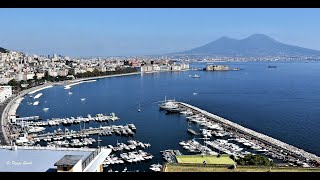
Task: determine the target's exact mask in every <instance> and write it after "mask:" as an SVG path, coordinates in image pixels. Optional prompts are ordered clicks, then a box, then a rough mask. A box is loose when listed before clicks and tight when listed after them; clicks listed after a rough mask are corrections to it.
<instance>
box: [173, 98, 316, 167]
mask: <svg viewBox="0 0 320 180" xmlns="http://www.w3.org/2000/svg"><path fill="white" fill-rule="evenodd" d="M175 103H176V105H178V106H179V107H178V108H180V109H181V111H185V109H186V108H187V109H191V110H192V111H193V114H195V115H193V116H189V118H188V117H187V119H192V118H202V120H200V123H202V125H205V126H207V127H208V124H210V122H213V123H218V124H219V125H220V126H223V127H224V128H223V129H224V130H225V131H224V132H223V133H224V134H222V133H220V132H218V133H216V134H215V135H216V136H225V135H229V136H230V137H236V139H234V140H235V141H237V142H239V143H242V144H243V145H245V146H248V147H250V148H251V149H254V150H257V151H258V152H264V154H266V155H269V156H270V155H271V157H272V158H277V159H280V160H284V161H290V162H296V163H301V162H303V163H307V164H308V166H314V165H316V164H317V163H319V162H320V158H319V157H318V156H316V155H314V154H311V153H308V152H305V151H304V150H302V149H299V148H296V147H294V146H292V145H289V144H286V143H284V142H281V141H279V140H276V139H274V138H271V137H269V136H266V135H263V134H260V133H258V132H255V131H253V130H250V129H247V128H245V127H242V126H240V125H238V124H236V123H233V122H231V121H229V120H227V119H224V118H221V117H219V116H217V115H214V114H211V113H209V112H207V111H204V110H201V109H199V108H197V107H194V106H192V105H189V104H186V103H183V102H175ZM175 108H177V107H176V106H175ZM196 122H198V123H199V120H198V121H196ZM209 126H210V125H209ZM188 132H189V129H188ZM202 132H203V133H202V134H203V135H204V136H205V137H207V136H208V135H207V134H208V133H210V131H207V130H202ZM192 134H193V133H192ZM238 137H241V138H238ZM244 137H245V138H244ZM205 144H208V145H210V146H212V147H213V148H214V149H218V150H219V151H222V152H224V153H226V154H230V155H235V156H240V157H244V155H245V154H248V153H249V152H244V153H238V152H239V151H241V150H243V148H240V147H239V146H237V145H235V144H232V143H228V141H227V140H221V139H216V140H215V141H205ZM180 145H183V147H184V148H186V149H191V150H198V151H199V150H200V148H197V146H198V147H199V145H198V143H196V141H194V140H193V141H188V142H181V144H180ZM190 147H191V148H190Z"/></svg>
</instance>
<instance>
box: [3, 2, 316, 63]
mask: <svg viewBox="0 0 320 180" xmlns="http://www.w3.org/2000/svg"><path fill="white" fill-rule="evenodd" d="M0 16H1V17H2V18H1V26H0V47H4V48H7V49H9V50H14V51H21V52H25V53H27V54H37V55H48V54H53V53H56V54H61V55H66V56H71V57H85V56H140V55H158V54H165V53H171V52H181V51H185V50H189V49H192V48H195V47H199V46H202V45H204V44H206V43H209V42H211V41H214V40H216V39H218V38H220V37H222V36H227V37H231V38H236V39H243V38H246V37H247V36H250V35H252V34H266V35H268V36H270V37H272V38H274V39H276V40H278V41H280V42H283V43H287V44H290V45H297V46H301V47H306V48H312V49H317V50H320V35H319V32H320V23H319V19H320V9H316V8H314V9H311V8H307V9H303V8H299V9H294V8H292V9H282V8H266V9H261V8H248V9H246V8H227V9H225V8H199V9H198V8H129V9H128V8H122V9H119V8H101V9H98V8H93V9H89V8H88V9H81V8H80V9H68V8H61V9H59V8H57V9H48V8H41V9H40V8H38V9H9V8H8V9H4V8H2V9H0Z"/></svg>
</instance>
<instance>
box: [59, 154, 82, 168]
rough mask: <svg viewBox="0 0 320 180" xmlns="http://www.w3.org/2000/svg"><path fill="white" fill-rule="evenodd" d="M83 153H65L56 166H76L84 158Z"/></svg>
mask: <svg viewBox="0 0 320 180" xmlns="http://www.w3.org/2000/svg"><path fill="white" fill-rule="evenodd" d="M82 157H83V155H64V156H63V157H62V158H61V159H60V160H59V161H58V162H56V163H55V164H54V165H55V166H72V167H73V166H74V165H76V164H77V162H79V161H80V160H81V159H82Z"/></svg>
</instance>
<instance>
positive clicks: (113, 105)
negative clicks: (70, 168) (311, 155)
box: [17, 65, 317, 172]
mask: <svg viewBox="0 0 320 180" xmlns="http://www.w3.org/2000/svg"><path fill="white" fill-rule="evenodd" d="M265 67H266V66H265V65H264V67H263V68H264V69H265ZM244 69H245V68H244ZM279 72H281V71H279ZM227 73H229V72H226V74H227ZM232 73H236V74H237V75H239V74H238V73H240V74H241V72H240V71H239V72H236V71H233V72H232ZM251 73H252V72H251ZM197 74H199V75H200V76H201V78H200V79H198V80H197V81H195V82H198V83H201V82H202V80H204V81H206V80H205V79H207V78H208V77H206V75H205V74H204V73H202V72H199V73H198V72H197ZM248 74H250V72H248ZM212 75H214V74H212ZM158 76H159V77H161V78H163V77H165V78H168V79H166V81H161V79H160V84H162V85H163V84H166V83H173V81H171V77H175V78H178V77H179V78H180V79H182V80H181V81H182V82H184V78H186V77H187V79H189V80H190V78H188V73H184V72H182V73H180V74H169V73H168V74H166V73H163V74H157V75H155V74H145V75H144V76H143V77H141V76H140V75H134V76H127V77H125V78H124V77H122V78H119V79H115V78H114V79H112V78H110V79H109V78H108V79H100V80H97V82H95V83H88V84H83V85H81V86H77V87H74V88H73V89H72V92H73V94H72V96H70V95H69V94H68V91H65V90H64V89H63V87H62V88H61V87H59V86H55V87H54V88H51V89H48V90H46V93H45V96H41V98H39V102H40V103H39V105H38V106H28V105H27V102H33V101H34V100H33V99H34V98H33V97H29V96H27V97H25V100H23V101H22V103H21V104H20V106H19V109H18V112H17V113H18V114H19V115H20V116H21V117H29V116H34V115H38V116H39V117H41V118H42V119H46V120H53V119H54V118H55V117H59V118H60V119H63V118H65V117H68V118H69V119H71V117H75V118H76V117H80V116H82V117H87V115H88V114H98V113H100V112H106V109H107V110H109V111H111V112H115V113H116V114H117V115H121V121H112V120H111V121H110V120H109V121H102V122H99V121H95V120H94V121H89V122H81V123H76V122H74V123H72V124H68V125H64V124H63V123H62V124H61V123H59V125H49V124H47V125H43V126H42V125H39V126H37V127H44V128H46V129H45V130H44V131H41V132H39V133H36V134H40V133H41V134H45V133H47V132H50V133H53V132H54V130H58V129H59V128H61V129H62V130H63V131H64V128H66V127H67V128H68V129H69V131H71V130H73V131H79V127H80V126H84V124H85V126H86V128H87V129H88V128H89V127H92V128H99V126H100V124H101V125H102V126H105V125H108V126H112V125H114V126H120V125H122V126H125V125H129V124H134V125H135V126H136V127H137V128H138V131H137V132H138V133H135V134H134V136H127V135H125V134H124V133H123V132H122V131H120V130H117V131H115V132H113V133H112V135H108V134H110V132H108V131H106V132H102V134H101V136H99V135H98V134H92V135H89V137H83V138H81V137H78V138H75V139H79V142H78V141H77V140H74V142H72V141H71V139H74V138H73V137H72V136H71V137H70V139H68V138H67V140H68V141H69V142H68V143H69V146H71V145H70V144H71V143H72V144H74V147H79V148H81V147H82V148H85V147H86V146H88V147H94V146H98V145H99V144H100V145H101V146H107V147H108V145H112V147H118V146H117V141H118V142H119V143H123V144H125V145H126V146H125V145H121V146H122V151H123V152H122V153H124V152H126V153H127V152H130V151H136V150H137V148H136V149H131V148H132V147H133V146H130V147H129V145H130V144H129V143H128V142H127V141H128V140H131V139H132V140H137V141H140V142H141V141H142V142H148V143H150V144H151V145H152V146H151V147H150V148H148V149H147V150H148V152H150V153H151V154H152V155H153V156H154V158H152V159H151V160H150V161H141V162H139V163H133V164H132V165H131V164H130V163H129V164H126V163H128V162H126V163H123V164H121V163H119V164H112V165H109V166H105V169H106V171H107V170H111V169H112V171H114V170H116V171H119V172H121V171H122V170H124V168H125V167H127V171H136V170H139V171H151V169H149V168H150V167H151V165H152V164H155V165H156V164H157V163H159V164H162V163H163V162H164V161H166V160H165V159H164V158H163V157H162V153H161V152H160V151H162V150H163V151H165V150H166V149H169V150H170V149H175V150H179V151H180V152H181V153H182V154H184V155H188V154H190V155H192V154H200V153H201V152H200V151H199V150H198V149H197V150H194V152H192V150H191V151H189V150H188V149H185V148H183V146H181V145H180V144H179V142H181V141H189V140H192V139H195V140H196V141H197V142H198V143H199V144H200V145H201V146H205V147H206V146H207V147H208V148H209V149H211V150H212V151H214V152H216V153H219V149H216V148H214V147H212V146H211V145H209V144H208V143H211V142H215V145H217V147H219V148H225V149H220V153H225V152H227V151H226V150H229V151H230V152H231V153H232V151H231V150H232V149H231V147H233V145H231V144H228V143H232V144H235V145H237V146H239V148H243V150H241V151H238V152H237V151H234V152H233V153H234V154H236V153H239V155H238V156H240V155H245V154H247V153H251V154H261V155H265V156H267V157H269V158H271V159H273V160H275V161H276V160H280V161H281V162H285V163H286V164H288V165H290V164H289V163H291V164H292V165H293V166H294V165H296V166H300V165H299V164H301V162H303V161H299V160H298V161H296V160H297V159H296V158H295V157H294V156H292V157H291V156H290V155H289V153H288V155H281V154H280V153H278V151H277V150H274V151H273V150H272V149H270V148H268V147H266V146H267V144H265V145H262V144H261V143H259V142H260V141H257V142H256V141H255V139H253V138H251V137H250V136H249V135H246V134H242V133H241V132H239V131H236V130H234V129H230V128H229V127H228V126H227V125H225V124H223V123H221V122H220V121H215V120H212V119H210V118H208V117H207V116H205V114H202V113H199V112H197V111H195V110H194V109H193V108H189V107H183V106H182V105H180V104H179V102H181V100H183V101H184V102H187V103H188V104H194V105H196V106H199V107H201V109H206V110H208V111H212V112H217V113H218V114H221V116H225V117H228V118H230V117H231V118H230V119H233V122H237V123H239V122H240V120H241V118H239V116H240V117H241V116H244V115H246V116H245V117H248V122H250V123H251V124H252V126H250V125H248V124H246V123H245V122H246V119H244V120H242V121H243V122H244V123H243V122H242V124H243V125H245V126H246V127H250V128H253V129H255V130H257V131H258V130H259V131H260V129H259V128H258V127H259V123H260V124H261V123H262V119H263V117H260V118H259V119H256V118H252V117H250V116H248V114H249V115H250V113H252V112H251V110H250V112H246V114H245V113H242V111H244V112H245V109H244V107H245V106H244V105H243V104H241V102H245V101H244V99H242V100H241V102H237V103H240V105H239V107H238V108H234V107H232V106H230V108H229V107H225V106H222V105H221V107H220V104H221V103H222V102H228V103H231V102H229V101H232V100H231V99H234V98H235V97H239V99H241V95H238V94H235V95H232V94H230V93H232V92H231V91H228V89H224V90H223V91H224V92H226V95H224V96H223V98H220V99H219V97H220V96H221V92H220V91H216V90H213V91H211V92H210V90H209V89H207V87H206V85H205V84H202V85H200V84H199V86H198V85H196V86H193V87H188V85H187V84H188V83H189V80H185V84H183V85H184V87H185V88H183V89H181V88H180V89H179V88H178V89H179V91H178V89H177V88H171V86H166V85H165V89H162V88H161V87H160V86H158V85H157V84H156V85H155V86H154V87H153V83H154V81H153V79H154V78H157V77H158ZM239 76H241V75H239ZM244 76H245V74H244V73H243V75H242V76H241V77H244ZM140 78H141V84H139V83H136V82H135V83H134V82H133V80H132V79H135V80H138V82H139V79H140ZM172 79H173V78H172ZM142 80H143V83H144V84H143V85H142ZM215 80H216V81H217V82H219V80H217V79H215ZM118 81H121V83H117V82H118ZM226 81H227V80H226ZM105 84H108V86H105ZM123 84H125V85H126V86H124V85H123ZM238 85H239V84H238ZM97 86H98V87H99V88H96V87H97ZM127 86H130V87H133V88H132V93H130V94H126V93H125V92H124V91H119V92H118V91H113V89H116V88H117V89H121V88H124V89H125V87H127ZM140 86H143V87H144V88H145V87H148V88H149V90H148V92H144V93H145V94H144V95H143V96H141V94H140V93H142V90H140V89H139V88H140ZM208 86H209V85H208ZM219 86H221V84H219ZM111 87H112V88H111ZM214 87H216V85H214V86H212V87H210V88H211V89H213V88H214ZM219 88H220V87H219ZM221 89H223V88H221ZM80 90H81V91H80ZM92 91H97V92H96V94H99V95H101V96H99V98H98V97H96V96H92V95H90V94H92V93H90V92H92ZM167 91H169V92H170V98H172V99H177V100H179V101H176V102H175V103H172V104H171V105H172V108H176V109H174V111H171V112H170V113H167V112H168V111H167V110H165V109H161V110H160V111H159V106H158V104H157V103H155V102H158V101H159V100H160V99H162V98H163V97H164V96H165V95H168V94H169V93H167ZM151 92H154V93H151ZM193 92H197V93H198V94H197V95H196V96H194V95H193ZM210 93H211V94H210ZM241 93H246V92H241ZM155 94H156V95H155ZM180 94H181V95H180ZM182 96H183V97H182ZM229 96H230V99H228V97H229ZM257 96H258V95H257ZM259 96H262V95H260V94H259ZM137 97H141V99H140V98H137ZM81 98H86V101H85V103H79V102H80V99H81ZM32 100H33V101H32ZM46 101H47V103H46ZM168 101H169V100H168ZM220 101H221V102H220ZM204 102H206V103H205V104H203V105H202V103H204ZM139 104H140V105H139ZM177 104H178V106H176V105H177ZM231 104H232V103H231ZM138 106H140V108H138ZM44 108H49V109H50V110H48V111H47V112H45V111H43V109H44ZM223 108H227V109H226V110H225V111H226V112H225V114H224V113H222V109H223ZM252 108H253V107H251V109H252ZM137 109H141V112H139V111H137ZM260 109H261V108H260ZM229 112H230V116H229ZM284 112H285V110H284ZM269 114H272V113H270V112H269ZM203 115H204V116H203ZM237 115H238V117H237ZM288 115H290V114H286V117H290V116H288ZM250 118H251V119H253V120H252V121H250V120H251V119H250ZM273 118H274V117H273ZM65 119H66V118H65ZM290 119H291V120H292V117H291V118H290ZM284 121H285V120H284V119H281V122H278V123H279V124H281V123H282V122H284ZM39 122H40V121H39ZM43 122H45V121H43ZM188 122H189V123H188ZM269 123H272V122H269ZM239 124H241V123H239ZM293 124H294V123H293ZM290 125H291V123H290ZM274 127H275V128H274V129H276V127H277V126H274ZM188 128H191V129H192V130H194V131H195V132H196V133H198V134H197V135H193V134H189V133H188V132H187V129H188ZM130 129H131V128H130ZM204 129H205V130H204ZM38 130H41V129H36V128H35V129H33V130H31V131H38ZM131 130H132V129H131ZM132 131H133V130H132ZM262 132H263V131H262ZM268 132H271V133H270V134H272V133H273V132H272V130H268ZM126 133H127V134H128V132H127V131H126ZM292 133H293V134H295V132H292ZM104 134H105V135H104ZM122 134H123V135H122ZM315 134H317V132H315ZM210 135H211V136H210ZM295 136H296V137H298V135H297V134H295ZM75 137H77V136H75ZM272 137H279V136H276V135H274V136H272ZM290 137H291V136H290ZM290 137H289V138H290ZM55 138H56V139H57V140H54V139H53V137H52V138H51V141H45V140H40V142H39V143H36V144H40V145H41V146H47V144H49V146H55V145H56V144H54V143H53V141H64V140H65V139H61V140H59V137H55ZM85 138H88V139H89V138H92V139H95V140H96V142H94V143H92V145H86V146H85V145H84V146H78V145H80V144H81V143H82V144H86V143H85V141H83V140H82V139H85ZM200 138H202V139H200ZM204 138H210V139H204ZM241 138H244V139H246V140H248V141H249V142H242V140H240V141H239V142H238V140H239V139H241ZM216 139H222V140H228V142H227V143H221V144H218V142H217V141H215V140H216ZM47 140H48V138H47ZM296 140H297V141H298V140H299V139H298V138H296ZM21 141H23V138H21ZM86 141H87V144H89V141H88V140H86ZM205 141H206V142H208V143H205ZM283 141H284V142H287V141H285V140H283ZM305 141H306V142H308V141H309V139H306V140H305ZM98 142H99V143H98ZM164 142H165V143H164ZM222 142H223V141H222ZM250 142H252V143H254V144H255V145H253V144H251V143H250ZM288 142H290V143H291V142H294V141H292V140H291V141H290V139H289V140H288ZM51 143H52V144H51ZM64 143H65V142H57V145H58V146H59V145H62V144H64ZM227 146H230V148H229V149H227ZM314 146H317V144H316V143H315V144H314ZM199 147H200V146H199ZM298 147H299V146H298ZM301 147H303V145H302V146H301ZM128 148H129V149H130V150H129V151H128V150H127V149H128ZM139 148H140V149H141V150H144V149H142V148H141V147H139ZM233 148H234V150H235V149H236V146H235V147H233ZM120 149H121V148H120ZM191 149H192V148H191ZM312 149H313V148H312ZM222 150H224V151H225V152H224V151H222ZM314 150H315V151H316V150H317V149H316V148H314ZM308 151H309V150H308ZM203 152H205V150H204V151H203ZM113 153H114V154H116V156H117V157H120V156H119V154H117V153H121V150H117V151H113ZM308 164H310V166H312V165H313V164H312V163H308Z"/></svg>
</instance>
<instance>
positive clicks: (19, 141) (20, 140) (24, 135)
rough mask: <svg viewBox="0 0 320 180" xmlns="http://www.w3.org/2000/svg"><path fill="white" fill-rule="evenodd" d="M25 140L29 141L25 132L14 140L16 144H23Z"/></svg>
mask: <svg viewBox="0 0 320 180" xmlns="http://www.w3.org/2000/svg"><path fill="white" fill-rule="evenodd" d="M27 142H29V140H28V134H27V133H24V134H22V135H20V136H19V138H18V139H17V140H16V144H23V143H27Z"/></svg>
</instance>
